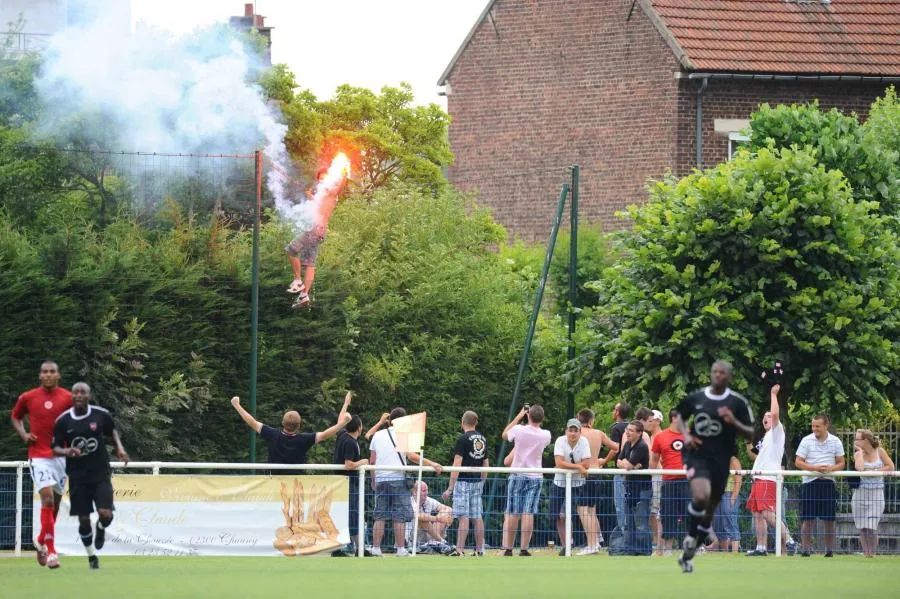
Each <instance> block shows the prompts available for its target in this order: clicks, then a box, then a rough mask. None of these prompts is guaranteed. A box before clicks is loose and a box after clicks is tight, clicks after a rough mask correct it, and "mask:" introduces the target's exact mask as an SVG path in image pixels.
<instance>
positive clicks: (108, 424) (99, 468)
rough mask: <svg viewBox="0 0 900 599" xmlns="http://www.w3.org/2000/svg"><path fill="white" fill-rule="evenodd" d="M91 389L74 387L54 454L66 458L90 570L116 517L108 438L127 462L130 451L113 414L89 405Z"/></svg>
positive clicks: (55, 438)
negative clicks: (93, 528)
mask: <svg viewBox="0 0 900 599" xmlns="http://www.w3.org/2000/svg"><path fill="white" fill-rule="evenodd" d="M90 398H91V388H90V387H89V386H88V384H87V383H75V384H74V385H73V386H72V408H70V409H69V410H68V411H66V412H63V413H62V414H61V415H60V416H59V418H57V419H56V425H55V426H54V429H53V453H55V454H56V455H58V456H65V458H66V474H68V475H69V501H70V503H71V508H70V510H69V515H70V516H78V534H80V535H81V542H82V544H83V545H84V548H85V550H86V551H87V554H88V564H89V565H90V567H91V569H93V570H96V569H97V568H99V567H100V560H99V559H98V558H97V555H96V553H95V549H102V548H103V544H104V542H105V539H106V529H107V528H108V527H109V525H110V524H111V523H112V519H113V509H114V507H113V488H112V481H111V479H110V477H111V475H112V474H111V471H110V468H109V455H108V454H107V453H106V442H105V437H111V438H112V440H113V444H114V445H115V448H116V455H117V456H118V458H119V459H120V460H122V461H123V462H126V463H127V462H128V454H127V453H125V448H124V447H122V440H121V439H119V433H118V432H117V431H116V427H115V425H114V424H113V419H112V416H110V414H109V412H107V411H106V410H104V409H103V408H101V407H100V406H91V405H88V401H89V400H90ZM95 505H96V506H97V516H98V519H97V528H96V532H92V531H91V514H92V513H93V511H94V506H95Z"/></svg>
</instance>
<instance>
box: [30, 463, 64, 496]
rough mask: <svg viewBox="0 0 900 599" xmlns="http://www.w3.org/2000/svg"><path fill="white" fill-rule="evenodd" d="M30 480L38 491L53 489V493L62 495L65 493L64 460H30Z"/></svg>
mask: <svg viewBox="0 0 900 599" xmlns="http://www.w3.org/2000/svg"><path fill="white" fill-rule="evenodd" d="M29 466H30V468H31V480H32V482H33V483H34V488H35V489H37V490H38V491H40V490H41V489H46V488H47V487H53V492H54V493H56V494H58V495H63V494H64V493H65V491H66V458H62V457H59V458H31V460H30V464H29Z"/></svg>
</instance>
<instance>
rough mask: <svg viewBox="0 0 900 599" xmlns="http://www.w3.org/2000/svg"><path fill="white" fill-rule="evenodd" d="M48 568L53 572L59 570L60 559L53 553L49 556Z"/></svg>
mask: <svg viewBox="0 0 900 599" xmlns="http://www.w3.org/2000/svg"><path fill="white" fill-rule="evenodd" d="M47 567H48V568H50V569H51V570H55V569H56V568H59V557H57V555H56V554H55V553H51V554H50V555H48V556H47Z"/></svg>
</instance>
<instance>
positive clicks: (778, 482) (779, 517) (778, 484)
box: [775, 474, 784, 557]
mask: <svg viewBox="0 0 900 599" xmlns="http://www.w3.org/2000/svg"><path fill="white" fill-rule="evenodd" d="M783 486H784V475H783V474H779V475H777V476H776V477H775V556H776V557H781V522H782V521H783V520H784V511H783V510H782V509H781V498H782V496H783V495H784V490H783V488H782V487H783Z"/></svg>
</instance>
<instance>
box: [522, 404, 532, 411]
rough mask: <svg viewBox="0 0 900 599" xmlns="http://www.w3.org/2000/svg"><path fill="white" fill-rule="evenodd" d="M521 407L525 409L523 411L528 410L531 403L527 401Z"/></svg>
mask: <svg viewBox="0 0 900 599" xmlns="http://www.w3.org/2000/svg"><path fill="white" fill-rule="evenodd" d="M522 409H523V410H525V411H526V412H527V411H528V410H530V409H531V404H530V403H527V404H525V405H523V406H522Z"/></svg>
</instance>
